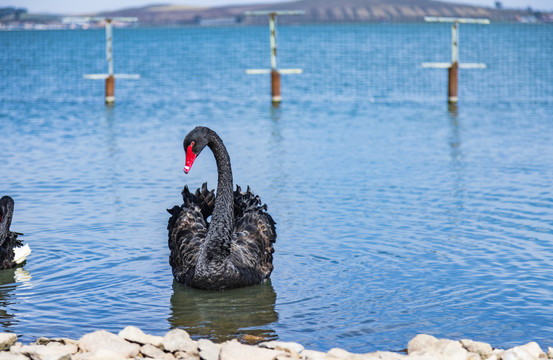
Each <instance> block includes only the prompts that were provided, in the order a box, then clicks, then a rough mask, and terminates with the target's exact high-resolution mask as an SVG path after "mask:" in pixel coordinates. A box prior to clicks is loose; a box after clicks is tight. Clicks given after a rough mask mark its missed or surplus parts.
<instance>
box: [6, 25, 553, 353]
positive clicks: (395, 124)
mask: <svg viewBox="0 0 553 360" xmlns="http://www.w3.org/2000/svg"><path fill="white" fill-rule="evenodd" d="M484 29H485V30H482V28H474V29H473V28H470V27H469V26H464V25H461V35H462V36H466V38H463V37H462V38H461V39H462V40H463V43H462V45H461V46H462V47H461V54H462V55H461V56H464V58H463V57H462V61H465V60H466V61H470V62H485V63H487V64H488V65H489V68H488V69H486V70H466V71H461V77H460V81H461V87H460V95H459V97H460V102H459V105H458V107H456V108H452V107H448V105H447V103H446V101H445V98H446V94H445V88H446V83H445V78H446V76H445V70H438V69H422V68H421V67H420V62H424V61H448V60H449V56H450V55H449V54H450V53H449V48H448V46H449V43H448V41H449V39H450V34H449V32H448V31H449V25H443V26H442V25H437V24H427V25H423V24H410V25H398V24H384V25H347V26H345V25H344V26H339V25H336V26H326V27H325V26H295V27H294V26H282V27H281V28H280V33H279V34H280V37H279V44H282V46H280V47H279V49H280V51H281V53H279V56H280V57H279V61H280V63H279V65H280V66H282V67H284V68H295V67H301V68H303V69H304V70H305V73H304V74H302V75H287V76H283V98H284V101H283V103H282V105H281V106H280V107H278V108H275V107H272V106H271V104H270V102H269V95H268V87H269V83H268V79H267V76H261V75H257V76H254V75H245V74H244V70H245V69H246V68H252V67H254V68H261V67H267V66H268V57H267V56H265V55H266V54H265V53H264V51H265V50H266V47H267V46H268V45H267V42H268V39H267V37H268V36H267V35H268V30H267V29H266V28H265V27H259V28H257V27H251V28H247V27H236V28H174V29H116V30H115V31H114V49H115V52H114V57H115V71H116V73H140V75H141V77H142V78H141V79H140V80H117V83H116V84H117V85H116V87H117V88H116V103H115V106H113V107H106V106H105V105H104V103H103V98H102V97H103V82H102V81H99V80H84V79H82V75H83V74H86V73H101V72H105V71H106V64H105V60H104V58H103V56H104V47H103V46H104V44H103V36H104V34H103V32H102V31H101V30H90V31H46V32H0V47H1V48H2V51H1V52H0V75H1V76H2V78H1V79H0V84H2V86H1V87H0V99H1V105H0V106H1V108H0V134H2V135H1V136H0V149H1V157H0V174H1V175H0V195H3V194H9V195H11V196H12V197H13V198H14V199H15V217H14V220H13V224H12V230H14V231H18V232H23V233H24V234H25V236H24V237H23V239H24V240H25V241H26V242H27V243H29V244H30V246H31V248H32V250H33V253H32V254H31V256H30V257H29V259H28V261H27V263H26V264H25V265H24V266H23V267H21V268H18V269H16V270H7V271H3V272H1V273H0V283H1V284H2V285H1V286H0V304H1V311H0V324H1V325H2V327H3V330H4V331H9V332H14V333H17V334H18V335H21V339H22V341H24V342H28V341H32V340H34V339H35V338H37V337H40V336H47V337H59V336H64V337H73V338H78V337H80V336H82V335H83V334H85V333H87V332H90V331H93V330H97V329H106V330H109V331H112V332H115V333H116V332H118V331H120V330H121V329H123V328H124V327H125V326H127V325H135V326H138V327H140V328H142V329H143V330H144V331H146V332H149V333H152V334H156V335H162V334H164V333H165V332H167V331H168V330H170V329H171V328H175V327H180V328H183V329H186V330H187V331H189V332H190V333H191V334H192V335H193V337H195V338H204V337H207V338H211V339H214V340H217V341H222V340H225V339H230V338H235V337H243V336H244V335H256V336H262V337H264V338H267V339H280V340H283V341H296V342H300V343H302V344H303V345H305V346H306V347H307V348H309V349H315V350H328V349H330V348H332V347H342V348H345V349H347V350H349V351H352V352H367V351H375V350H401V349H403V348H405V347H406V344H407V341H408V340H410V339H411V338H412V337H413V336H415V335H416V334H419V333H428V334H432V335H434V336H437V337H447V338H453V339H460V338H471V339H474V340H479V341H485V342H489V343H491V344H492V345H493V346H494V347H510V346H514V345H518V344H523V343H526V342H529V341H537V342H538V343H539V344H540V345H541V346H542V347H544V348H546V347H547V346H553V277H552V276H551V274H552V273H553V187H552V182H553V141H552V139H551V138H552V136H553V121H552V119H553V116H552V113H553V100H552V99H553V85H552V84H553V73H552V70H551V66H550V65H551V63H550V60H547V59H550V58H551V55H553V41H551V40H552V37H553V35H552V34H553V28H552V27H551V26H545V25H541V26H539V25H536V26H532V25H529V26H523V25H501V24H500V25H491V26H490V27H489V28H484ZM465 30H466V31H465ZM471 34H472V36H469V35H471ZM405 38H407V39H411V40H412V41H408V42H407V45H408V47H409V49H407V50H406V49H405V48H404V45H405V42H404V41H403V40H405ZM478 39H479V40H478ZM498 39H500V40H501V41H502V42H500V43H499V44H498ZM415 40H416V41H415ZM477 40H478V41H477ZM471 42H473V43H472V44H473V45H472V46H469V45H470V44H471ZM359 44H365V45H363V46H361V45H359ZM464 45H466V46H465V47H463V46H464ZM477 45H478V46H477ZM492 46H495V48H493V49H492V48H491V47H492ZM118 49H120V50H118ZM463 49H465V50H464V51H463ZM118 51H119V52H118ZM404 55H405V56H404ZM407 55H408V56H407ZM547 61H549V62H547ZM545 65H547V66H545ZM323 75H324V76H323ZM196 125H205V126H209V127H211V128H213V129H214V130H216V131H217V132H218V133H219V134H220V136H221V137H222V139H223V140H224V141H225V144H226V146H227V148H228V150H229V153H230V156H231V160H232V165H233V172H234V179H235V182H236V183H237V184H239V185H241V186H246V185H250V186H251V188H252V189H253V190H254V191H255V192H256V193H257V194H259V195H260V196H261V199H262V200H263V201H264V202H265V203H267V204H268V207H269V212H270V213H271V215H272V216H273V217H274V219H275V220H276V222H277V233H278V238H277V243H276V252H275V256H274V265H275V270H274V272H273V274H272V276H271V282H270V283H267V284H263V285H259V286H253V287H249V288H244V289H238V290H231V291H225V292H207V291H199V290H194V289H190V288H187V287H185V286H182V285H180V284H178V283H175V282H174V281H173V278H172V275H171V269H170V266H169V263H168V257H169V250H168V247H167V230H166V226H167V220H168V218H169V214H168V213H167V212H166V211H165V209H167V208H171V207H172V206H173V205H177V204H181V203H182V199H181V196H180V191H181V190H182V187H183V186H184V184H188V185H189V186H190V187H198V186H200V185H201V184H202V182H204V181H208V184H209V185H210V186H214V185H215V183H216V168H215V162H214V160H213V157H212V156H211V154H210V153H209V151H206V152H204V153H202V155H201V156H200V157H199V158H198V160H197V161H196V163H195V165H194V168H193V169H192V171H191V172H190V173H189V174H188V175H185V174H184V173H183V171H182V168H183V165H184V152H183V149H182V139H183V138H184V136H185V135H186V133H187V132H188V131H189V130H191V129H192V128H193V127H194V126H196Z"/></svg>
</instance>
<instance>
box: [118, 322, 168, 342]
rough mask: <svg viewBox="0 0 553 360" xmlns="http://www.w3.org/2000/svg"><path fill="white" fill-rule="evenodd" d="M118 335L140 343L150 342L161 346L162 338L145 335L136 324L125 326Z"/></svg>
mask: <svg viewBox="0 0 553 360" xmlns="http://www.w3.org/2000/svg"><path fill="white" fill-rule="evenodd" d="M118 335H119V336H120V337H122V338H123V339H125V340H128V341H132V342H135V343H139V344H141V345H144V344H151V345H153V346H156V347H162V346H163V338H162V337H161V336H154V335H147V334H145V333H144V332H143V331H142V330H140V329H139V328H137V327H136V326H127V327H126V328H124V329H123V330H121V331H120V332H119V334H118Z"/></svg>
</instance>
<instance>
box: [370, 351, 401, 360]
mask: <svg viewBox="0 0 553 360" xmlns="http://www.w3.org/2000/svg"><path fill="white" fill-rule="evenodd" d="M373 354H374V355H376V356H378V358H379V359H382V360H406V359H408V357H407V355H403V354H398V353H395V352H391V351H377V352H376V353H373ZM367 355H369V354H367Z"/></svg>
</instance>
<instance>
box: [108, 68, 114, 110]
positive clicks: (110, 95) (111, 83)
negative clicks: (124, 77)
mask: <svg viewBox="0 0 553 360" xmlns="http://www.w3.org/2000/svg"><path fill="white" fill-rule="evenodd" d="M114 102H115V77H114V76H113V74H111V75H109V76H108V77H107V78H106V104H112V103H114Z"/></svg>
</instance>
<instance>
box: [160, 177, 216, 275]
mask: <svg viewBox="0 0 553 360" xmlns="http://www.w3.org/2000/svg"><path fill="white" fill-rule="evenodd" d="M185 192H186V193H187V194H189V195H191V197H188V196H184V193H185ZM183 197H184V204H183V205H182V206H180V207H179V206H174V207H173V208H172V209H170V210H167V211H169V213H170V214H171V217H170V218H169V223H168V225H167V230H169V250H170V251H171V254H170V256H169V264H170V265H171V267H172V269H173V276H174V277H175V279H176V280H177V281H179V282H182V283H185V284H190V283H191V281H192V278H193V277H194V271H195V268H196V263H197V261H198V255H199V252H200V246H201V243H202V242H203V241H204V239H205V235H206V233H207V224H206V221H205V219H204V215H203V214H202V210H201V208H200V206H199V205H198V204H197V203H196V199H195V196H194V195H192V194H190V192H188V188H185V190H183Z"/></svg>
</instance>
